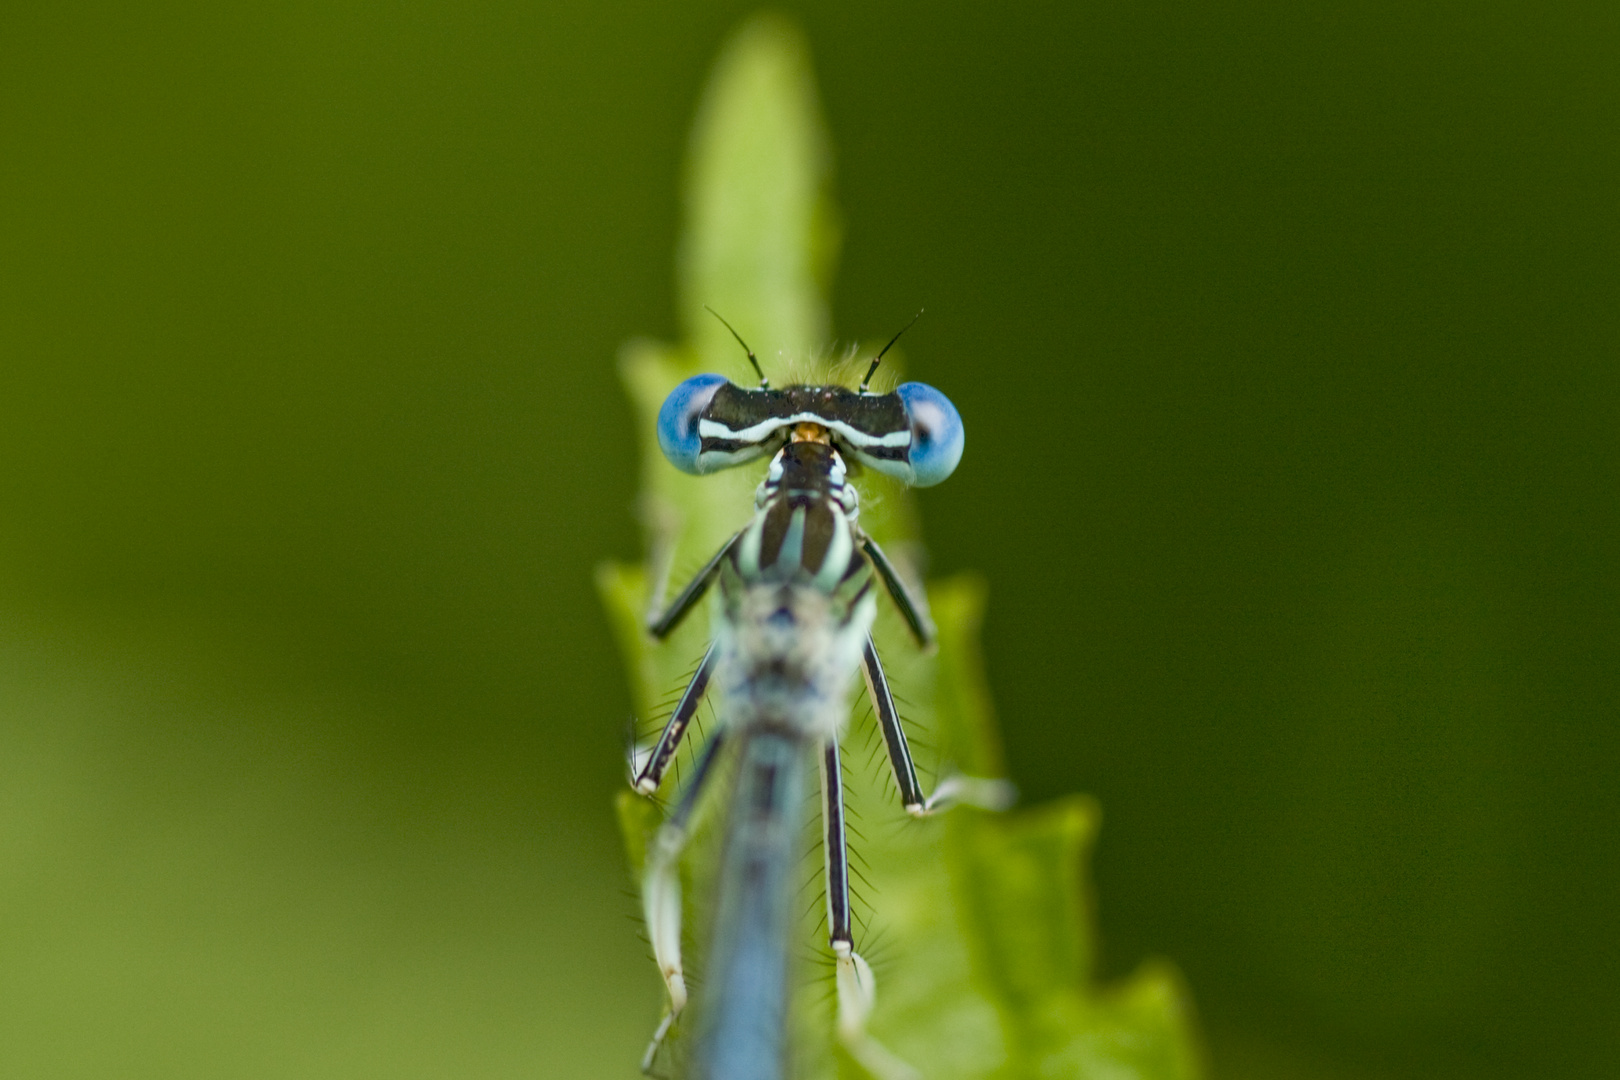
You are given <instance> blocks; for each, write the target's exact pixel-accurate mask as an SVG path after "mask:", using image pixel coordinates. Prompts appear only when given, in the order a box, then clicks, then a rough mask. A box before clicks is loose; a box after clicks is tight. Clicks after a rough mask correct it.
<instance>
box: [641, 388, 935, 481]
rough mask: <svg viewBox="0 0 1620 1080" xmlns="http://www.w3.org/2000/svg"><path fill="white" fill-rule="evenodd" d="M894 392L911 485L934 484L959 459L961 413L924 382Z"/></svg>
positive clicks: (896, 389)
mask: <svg viewBox="0 0 1620 1080" xmlns="http://www.w3.org/2000/svg"><path fill="white" fill-rule="evenodd" d="M894 392H895V393H896V394H899V395H900V400H901V402H903V403H904V404H905V407H906V418H907V419H908V420H910V421H911V454H910V457H911V486H912V487H933V486H934V485H935V484H937V483H939V482H940V481H941V480H944V479H945V478H946V477H947V476H949V475H951V473H953V472H955V471H956V463H957V462H959V461H961V460H962V444H963V442H964V441H966V434H965V433H964V432H963V430H962V416H961V414H960V413H958V412H957V411H956V406H955V405H952V404H951V399H950V398H948V397H946V396H945V395H944V394H942V393H940V392H939V391H938V390H935V389H934V388H933V387H932V386H928V385H927V384H925V383H920V382H908V383H901V384H900V385H899V386H897V387H896V388H895V391H894ZM664 407H665V408H666V409H667V408H668V407H669V406H667V405H666V406H664ZM660 430H662V429H661V428H660ZM665 453H668V451H665Z"/></svg>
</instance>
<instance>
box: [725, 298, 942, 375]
mask: <svg viewBox="0 0 1620 1080" xmlns="http://www.w3.org/2000/svg"><path fill="white" fill-rule="evenodd" d="M924 310H925V309H923V308H918V309H917V314H915V315H913V316H912V317H911V321H910V322H908V323H906V325H904V326H902V327H901V328H900V334H903V333H905V332H906V331H907V330H910V329H911V328H912V327H913V326H915V325H916V324H917V320H918V319H920V318H922V313H923V311H924ZM735 332H736V331H733V333H735ZM900 334H896V335H894V337H892V338H890V339H889V343H888V344H887V345H885V346H883V348H882V349H880V350H878V354H877V355H876V356H874V357H872V366H871V367H869V368H867V369H866V378H864V379H862V380H861V389H860V392H861V393H863V394H864V393H866V388H867V387H868V386H870V385H871V383H872V376H873V375H874V374H876V373H877V369H878V365H879V364H881V363H883V354H884V353H886V352H888V351H889V350H890V349H892V348H894V343H895V342H897V341H899V340H900ZM738 340H741V339H740V338H739V339H738ZM748 355H749V356H753V353H749V354H748Z"/></svg>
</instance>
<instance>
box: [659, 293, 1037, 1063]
mask: <svg viewBox="0 0 1620 1080" xmlns="http://www.w3.org/2000/svg"><path fill="white" fill-rule="evenodd" d="M722 321H724V320H722ZM728 328H729V326H728ZM733 333H734V334H735V331H733ZM895 336H896V338H898V337H899V335H898V334H897V335H895ZM738 341H739V343H742V339H741V337H740V336H739V337H738ZM893 344H894V341H893V340H891V341H890V342H889V345H887V346H885V347H884V349H883V350H882V351H880V352H879V353H878V354H877V356H876V357H875V358H874V359H873V361H872V364H871V367H870V368H869V369H868V370H867V372H866V377H865V378H864V379H863V380H862V382H861V384H860V386H859V387H858V388H857V389H853V390H852V389H849V388H848V387H844V386H838V385H797V386H785V387H781V388H772V387H771V386H770V384H769V382H768V381H767V380H766V378H765V376H764V373H763V372H762V371H761V370H760V367H759V363H758V360H757V359H756V358H755V356H754V354H753V352H752V350H749V349H748V347H747V345H746V344H743V348H744V350H745V351H747V352H748V359H749V361H750V363H752V364H753V366H754V369H755V372H756V374H758V375H759V379H760V384H759V386H758V387H755V388H751V389H749V388H743V387H740V386H738V385H736V384H734V383H732V382H731V381H730V380H729V379H727V378H725V377H724V376H721V375H698V376H694V377H692V378H690V379H687V380H686V381H685V382H683V383H681V384H680V385H679V386H677V387H676V388H675V389H674V390H673V391H672V392H671V393H670V394H669V396H668V398H667V399H665V401H664V404H663V407H662V409H661V410H660V412H659V416H658V443H659V446H660V448H661V449H662V450H663V453H664V456H665V457H666V458H667V459H668V460H669V461H670V462H671V463H672V464H673V465H675V466H676V467H677V468H679V469H681V470H682V471H684V472H687V473H692V474H697V475H702V474H706V473H712V472H717V471H719V470H722V469H728V468H732V467H735V466H739V465H743V464H745V463H747V462H751V461H756V460H759V459H762V458H766V457H768V458H769V459H770V463H769V466H768V468H767V470H766V473H765V477H764V479H763V480H762V482H761V483H760V485H759V488H758V491H757V492H756V495H755V500H754V515H753V518H752V519H751V520H750V522H749V523H748V524H747V525H746V526H745V527H744V528H743V529H742V530H741V531H739V532H738V533H736V534H735V535H733V536H732V537H731V538H730V539H729V540H727V541H726V542H725V543H724V544H723V545H722V546H721V548H720V550H719V551H718V552H717V553H716V554H715V555H714V557H713V558H712V559H710V560H709V562H708V563H707V565H705V566H704V567H703V569H702V570H700V571H699V572H698V574H697V575H696V576H695V577H694V578H693V579H692V581H691V582H690V583H689V584H688V585H687V586H686V587H685V588H684V589H683V590H682V591H681V593H680V594H679V595H678V596H677V597H676V598H675V599H674V601H673V602H671V603H670V604H669V605H668V607H667V608H665V609H664V610H663V611H662V612H661V613H658V614H656V615H655V616H654V617H652V618H651V619H650V620H649V623H648V626H647V629H648V632H649V633H651V635H652V636H653V637H654V638H658V639H663V638H665V637H667V636H668V635H669V634H670V633H671V632H673V631H674V629H675V628H676V626H677V625H679V624H680V622H681V621H682V619H684V618H685V617H686V616H687V615H688V614H689V613H690V612H691V611H692V609H693V608H694V607H695V606H696V605H697V604H698V602H699V601H700V600H701V599H702V598H703V597H704V596H705V595H706V594H707V593H708V592H709V590H710V589H711V587H716V586H717V591H718V603H717V605H716V607H715V616H714V620H713V635H712V637H713V640H712V642H711V644H710V646H709V649H708V651H707V652H706V653H705V655H704V657H703V659H702V661H701V662H700V663H699V664H698V667H697V670H696V672H695V673H694V675H693V676H692V678H691V681H690V683H689V684H688V686H687V688H686V691H685V693H683V694H682V696H681V698H680V700H679V703H678V704H677V705H676V707H675V711H674V712H673V714H672V715H671V716H670V717H669V720H668V722H667V723H666V724H665V726H664V728H663V731H662V733H661V734H660V735H659V737H658V739H657V741H656V742H654V743H653V744H652V745H651V746H649V747H646V748H645V749H643V750H640V751H638V752H636V753H635V754H634V757H633V760H632V778H631V781H632V784H633V786H634V788H635V790H636V791H637V792H639V793H641V794H643V795H652V794H654V793H655V792H656V791H657V790H658V788H659V786H660V783H661V782H662V780H663V778H664V775H665V773H666V772H667V771H668V770H669V767H670V764H671V762H672V761H673V760H674V757H675V754H676V751H677V749H678V748H679V744H680V742H681V739H682V738H683V736H684V735H685V734H686V731H687V729H688V727H689V726H690V724H691V722H692V720H693V718H694V717H695V716H696V714H697V711H698V707H699V705H700V703H701V702H702V700H703V698H704V696H705V695H706V694H707V693H709V692H710V691H711V690H712V689H714V688H718V691H719V695H718V696H719V710H718V711H719V716H720V721H721V722H720V724H719V726H718V728H717V729H716V730H715V731H714V732H713V733H712V734H711V735H710V737H709V740H708V742H707V744H706V745H705V746H704V747H703V748H702V749H701V750H700V751H699V753H698V755H697V767H696V769H695V772H694V774H693V775H692V777H691V778H690V780H689V781H688V782H687V784H686V786H685V789H684V790H683V791H682V793H681V795H680V797H679V799H678V800H677V801H676V803H675V805H674V808H673V810H672V811H671V812H670V814H669V815H668V817H667V818H666V819H665V821H664V823H663V825H662V826H661V827H660V829H659V831H658V833H657V835H656V837H655V839H654V840H653V843H652V845H651V847H650V849H649V851H648V854H647V860H646V865H645V869H644V877H643V881H642V908H643V914H644V916H645V919H646V924H647V930H648V934H649V937H650V939H651V942H652V947H653V955H654V958H655V959H656V961H657V963H658V967H659V971H660V973H661V974H662V976H663V979H664V983H665V986H666V988H667V991H668V996H669V1006H668V1010H667V1012H666V1014H665V1016H664V1019H663V1020H662V1021H661V1022H660V1024H659V1026H658V1030H657V1032H656V1033H655V1034H654V1036H653V1039H652V1041H651V1043H650V1045H649V1046H648V1048H647V1052H646V1054H645V1056H644V1058H643V1061H642V1068H643V1070H644V1071H648V1072H650V1071H651V1070H652V1067H653V1064H654V1061H655V1058H656V1056H657V1053H658V1049H659V1046H660V1044H661V1043H662V1041H663V1039H664V1037H665V1036H666V1034H667V1033H668V1032H669V1030H670V1028H671V1026H672V1025H673V1023H674V1022H675V1020H676V1018H677V1017H678V1016H680V1014H681V1012H682V1010H683V1009H684V1008H685V1006H686V1003H687V988H686V980H685V975H684V971H683V966H682V959H681V908H682V903H681V880H680V874H679V864H680V858H681V855H682V851H683V849H684V848H685V846H686V841H687V834H688V830H689V828H690V827H691V825H692V820H693V813H694V810H695V808H696V806H697V804H698V801H699V799H700V798H701V796H702V794H703V792H704V789H705V787H706V786H707V785H709V784H711V783H712V782H713V778H714V777H715V776H716V775H717V770H716V767H715V766H716V763H717V761H718V760H719V759H720V758H721V756H722V755H729V756H732V757H734V758H735V759H736V777H737V780H736V788H735V791H734V792H733V793H732V797H731V801H730V809H729V821H728V824H727V827H726V834H725V841H724V845H725V846H724V850H723V854H722V857H721V864H720V874H719V879H718V886H717V888H718V896H717V898H716V902H715V905H714V910H715V923H714V930H713V933H712V935H711V938H710V940H711V955H710V957H709V963H708V970H707V978H706V981H705V986H704V994H703V1000H702V1002H701V1009H700V1011H699V1018H698V1019H699V1029H698V1033H697V1038H696V1045H695V1054H694V1057H693V1071H692V1074H691V1075H692V1076H694V1077H696V1078H698V1080H780V1078H781V1077H783V1076H784V1075H785V1070H786V1045H787V1038H786V1013H787V1000H788V994H787V988H788V966H789V965H788V956H789V948H788V944H789V941H788V939H789V935H790V931H791V925H792V917H791V916H792V911H791V908H792V893H793V890H792V887H791V883H790V877H791V876H792V871H793V869H794V868H795V867H796V866H797V865H798V857H799V853H800V852H799V845H800V830H801V816H802V804H803V789H804V782H805V775H804V774H805V772H806V771H807V769H808V768H809V765H810V761H811V759H812V758H813V759H815V761H816V762H817V763H818V765H819V776H820V780H821V797H822V811H823V815H822V826H823V832H824V837H823V839H824V851H825V858H824V873H825V884H826V897H827V903H826V907H827V925H828V940H829V944H830V946H831V949H832V953H833V958H834V965H835V971H836V976H835V982H836V994H837V1002H838V1021H837V1030H838V1035H839V1037H840V1039H842V1040H843V1042H844V1044H845V1045H846V1046H847V1047H848V1048H849V1049H850V1051H851V1052H852V1053H853V1054H854V1055H855V1056H856V1057H857V1058H859V1059H860V1060H861V1061H862V1062H863V1063H864V1064H865V1065H866V1067H867V1068H868V1070H869V1071H871V1072H872V1073H874V1074H875V1075H877V1076H879V1077H882V1078H883V1080H902V1078H912V1077H915V1076H916V1075H917V1074H916V1072H915V1070H913V1069H911V1068H910V1067H909V1066H908V1065H906V1064H905V1063H904V1062H902V1061H900V1060H899V1059H898V1058H896V1057H894V1056H893V1055H892V1054H890V1053H889V1052H888V1051H887V1050H886V1049H884V1048H883V1047H882V1046H881V1045H879V1044H878V1043H877V1042H876V1041H875V1040H873V1039H872V1038H871V1037H870V1036H869V1035H868V1034H867V1033H866V1024H867V1019H868V1017H869V1016H870V1014H871V1011H872V1007H873V1002H874V1000H875V995H874V986H873V978H872V972H871V969H870V967H869V966H868V965H867V963H866V961H865V960H864V959H863V958H862V957H861V956H860V954H859V953H857V952H856V950H855V943H854V937H853V934H852V926H851V911H850V892H849V873H850V867H849V857H848V856H849V849H848V846H847V843H846V838H845V819H844V805H843V787H842V780H841V776H842V769H841V763H840V755H839V739H840V737H841V736H842V735H843V734H844V731H845V728H846V727H847V722H848V717H849V708H848V700H849V695H850V691H851V688H852V686H853V684H854V682H855V677H856V673H857V671H859V672H861V673H862V674H863V675H864V677H865V682H866V687H867V692H868V695H869V696H870V698H871V701H872V704H873V708H874V712H875V715H876V718H877V723H878V726H879V728H880V730H881V733H882V736H883V741H884V745H885V747H886V749H887V751H888V757H889V764H890V766H891V768H892V770H893V774H894V779H895V783H896V786H897V788H898V791H899V794H900V801H901V804H902V806H903V807H904V809H905V811H906V813H908V814H910V815H912V816H914V817H924V816H927V815H929V814H931V813H933V812H934V811H936V810H940V809H943V808H944V807H945V806H947V805H949V804H951V803H953V802H967V803H973V804H977V805H980V806H985V807H989V808H1000V807H1002V806H1005V805H1006V804H1007V803H1008V802H1010V801H1011V795H1012V791H1011V787H1010V785H1008V784H1007V783H1006V782H1004V781H997V780H983V779H978V778H971V777H955V778H952V779H947V780H946V781H944V782H943V783H941V784H940V785H939V786H938V787H937V788H936V790H935V792H934V794H933V795H932V796H925V795H924V793H923V790H922V787H921V784H920V783H919V781H918V778H917V770H916V767H915V766H914V764H913V762H912V758H911V752H910V748H909V746H908V744H907V738H906V733H905V730H904V728H903V726H902V724H901V721H900V716H899V713H898V711H897V710H896V708H895V702H894V697H893V695H892V693H891V691H890V689H889V682H888V679H887V677H886V676H885V674H884V671H883V666H882V663H881V662H880V660H879V657H878V652H877V647H876V645H875V644H874V643H873V640H872V633H871V631H872V624H873V619H874V617H875V615H876V610H877V602H878V598H877V592H878V590H877V589H876V588H874V585H875V584H876V583H881V584H882V586H883V590H884V591H886V592H887V593H888V594H889V596H890V597H891V598H892V599H893V601H894V603H895V605H896V606H897V608H898V609H899V612H900V614H901V616H902V617H903V619H904V621H905V623H906V625H907V627H908V628H909V629H910V631H911V634H912V636H913V637H914V638H915V639H916V641H917V643H918V644H919V645H920V646H922V647H925V648H926V647H928V646H930V645H931V644H932V642H933V638H934V628H933V624H932V622H931V620H930V618H929V614H928V610H927V606H926V601H925V598H924V597H923V595H922V594H921V593H920V592H919V591H914V590H913V589H911V588H910V587H909V586H907V584H906V583H905V581H904V580H903V579H902V577H901V575H900V574H899V573H898V572H897V570H896V568H895V566H894V564H893V563H892V562H891V561H890V560H889V558H888V557H887V556H886V555H885V554H884V552H883V551H882V549H881V548H879V547H878V545H877V544H876V543H875V542H874V541H873V540H872V538H871V537H870V536H868V535H867V534H866V533H865V532H863V531H862V529H861V527H860V525H859V515H860V497H859V495H858V493H857V491H856V489H855V487H854V486H853V483H852V481H851V471H852V469H851V466H852V465H857V464H858V465H859V466H861V467H864V468H869V469H872V470H875V471H877V472H881V473H884V474H887V475H889V476H893V477H896V478H898V479H899V480H901V481H902V482H904V483H906V484H908V485H911V486H914V487H928V486H932V485H934V484H938V483H940V482H941V481H943V480H945V479H946V478H947V477H949V476H950V474H951V473H952V472H953V471H954V470H955V468H956V466H957V463H958V462H959V461H960V459H961V456H962V449H963V443H964V433H963V428H962V421H961V417H960V416H959V415H958V413H957V411H956V408H955V406H953V405H952V404H951V402H950V401H949V399H947V398H946V397H945V395H944V394H941V393H940V392H939V391H938V390H935V389H933V388H932V387H930V386H926V385H924V384H922V383H917V382H908V383H903V384H901V385H900V386H899V387H897V388H895V389H894V390H892V391H889V392H887V393H873V392H871V391H870V389H869V386H870V382H871V377H872V374H873V372H875V371H876V370H877V367H878V364H879V363H880V362H881V360H882V358H883V355H884V353H886V352H887V351H888V348H889V346H892V345H893Z"/></svg>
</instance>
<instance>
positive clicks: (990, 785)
mask: <svg viewBox="0 0 1620 1080" xmlns="http://www.w3.org/2000/svg"><path fill="white" fill-rule="evenodd" d="M861 670H862V671H863V672H864V673H865V675H866V690H867V693H868V694H869V695H871V698H872V708H873V710H874V711H875V712H876V713H877V718H878V727H879V728H881V729H882V731H883V742H884V744H885V745H886V746H887V747H888V750H889V764H890V766H892V767H893V769H894V782H895V786H896V787H898V788H899V789H900V805H901V806H903V807H905V810H906V813H908V814H910V815H911V816H912V817H919V818H920V817H927V816H928V815H929V814H932V813H934V812H935V811H936V810H944V809H947V808H949V807H951V806H954V805H956V804H957V803H961V804H963V805H966V806H977V807H979V808H980V809H982V810H1005V809H1006V808H1007V807H1009V806H1011V805H1012V804H1013V800H1014V799H1016V798H1017V796H1018V791H1017V789H1016V788H1014V787H1013V785H1012V784H1011V783H1009V782H1008V781H1006V780H992V779H987V778H985V777H982V776H963V775H961V774H957V775H953V776H948V777H946V778H945V779H944V780H942V781H941V782H940V783H939V786H938V787H936V788H935V789H934V793H933V794H932V795H930V796H928V797H927V798H924V797H923V793H922V785H921V784H919V783H918V782H917V767H916V765H915V764H914V763H913V762H912V760H911V745H910V744H909V743H908V742H907V741H906V729H905V728H904V727H903V726H902V725H901V723H900V712H899V710H898V709H896V708H895V707H894V694H893V693H892V692H891V691H890V690H889V679H888V676H886V675H884V673H883V662H882V661H881V660H879V659H878V654H877V646H876V645H875V644H873V642H872V636H871V635H870V634H868V635H867V637H866V648H865V649H864V650H863V651H862V653H861Z"/></svg>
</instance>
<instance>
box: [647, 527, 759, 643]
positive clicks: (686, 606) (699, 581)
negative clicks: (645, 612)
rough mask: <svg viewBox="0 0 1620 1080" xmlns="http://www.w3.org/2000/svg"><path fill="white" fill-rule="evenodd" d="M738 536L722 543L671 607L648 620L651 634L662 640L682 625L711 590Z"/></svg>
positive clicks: (648, 630) (739, 534)
mask: <svg viewBox="0 0 1620 1080" xmlns="http://www.w3.org/2000/svg"><path fill="white" fill-rule="evenodd" d="M741 535H742V533H738V534H737V536H741ZM737 536H733V537H732V538H731V539H730V540H727V541H726V542H725V543H724V544H721V545H720V550H719V551H717V552H715V553H714V558H712V559H710V560H709V561H708V562H707V563H705V564H704V567H703V569H701V570H699V571H698V572H697V573H696V574H695V575H694V576H693V578H692V580H691V581H689V582H687V583H686V588H684V589H682V590H681V594H680V595H679V596H677V597H676V598H675V599H674V601H673V602H672V603H671V604H670V605H669V607H667V608H665V609H664V613H663V614H662V615H659V616H658V617H657V618H655V619H652V620H651V621H650V622H648V624H647V632H648V633H649V634H651V635H652V636H653V637H655V638H657V639H658V640H660V641H662V640H663V639H664V638H666V637H668V636H669V635H670V634H671V633H672V632H673V631H674V630H675V627H677V626H679V625H680V623H681V620H682V619H684V618H686V616H687V615H688V614H689V613H690V612H691V610H692V609H693V608H694V607H697V603H698V601H699V600H701V599H703V594H704V593H706V592H708V591H709V586H710V585H713V584H714V579H715V578H716V577H717V576H718V575H719V573H720V563H721V562H722V561H723V560H724V559H725V557H726V553H727V552H728V551H730V550H731V546H732V545H733V544H735V543H736V542H737Z"/></svg>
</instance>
